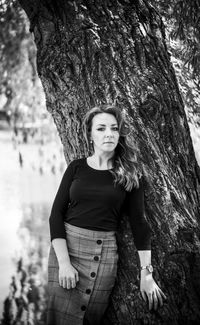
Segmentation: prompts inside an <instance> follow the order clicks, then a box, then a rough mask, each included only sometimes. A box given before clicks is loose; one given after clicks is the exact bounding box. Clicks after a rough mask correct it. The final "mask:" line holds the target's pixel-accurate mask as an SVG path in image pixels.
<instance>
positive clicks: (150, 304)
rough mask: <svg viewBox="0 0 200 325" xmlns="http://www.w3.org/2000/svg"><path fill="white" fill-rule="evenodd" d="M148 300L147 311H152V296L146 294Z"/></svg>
mask: <svg viewBox="0 0 200 325" xmlns="http://www.w3.org/2000/svg"><path fill="white" fill-rule="evenodd" d="M148 300H149V310H151V309H152V307H153V299H152V294H151V293H150V294H148Z"/></svg>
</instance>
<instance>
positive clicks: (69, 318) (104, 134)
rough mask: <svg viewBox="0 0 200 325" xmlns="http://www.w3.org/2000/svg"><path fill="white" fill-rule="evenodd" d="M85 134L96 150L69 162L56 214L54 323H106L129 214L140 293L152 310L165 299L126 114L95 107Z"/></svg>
mask: <svg viewBox="0 0 200 325" xmlns="http://www.w3.org/2000/svg"><path fill="white" fill-rule="evenodd" d="M83 132H84V136H85V139H86V142H87V144H88V145H89V143H90V144H91V145H92V151H93V153H92V155H90V156H89V157H85V158H81V159H75V160H74V161H72V162H71V163H70V164H69V166H68V167H67V169H66V171H65V173H64V176H63V178H62V181H61V184H60V187H59V189H58V192H57V194H56V197H55V200H54V203H53V206H52V210H51V215H50V233H51V242H52V245H51V249H50V256H49V273H48V275H49V277H48V288H49V302H48V317H47V318H48V320H47V324H48V325H64V324H65V325H66V324H69V325H79V324H85V323H86V321H87V324H90V325H94V324H95V325H98V324H101V319H102V317H103V314H104V312H105V310H106V307H107V306H108V303H109V296H110V293H111V291H112V288H113V286H114V283H115V278H116V273H117V261H118V252H117V244H116V231H117V226H118V224H119V220H120V216H121V215H122V213H124V212H125V213H126V214H127V215H128V216H129V220H130V225H131V228H132V232H133V236H134V240H135V245H136V248H137V250H138V254H139V259H140V264H141V270H140V279H141V280H140V290H141V294H142V297H143V299H144V300H145V301H147V298H148V303H149V309H152V308H154V309H157V307H158V304H160V305H162V304H163V299H165V298H166V297H165V295H164V293H163V292H162V291H161V289H160V288H159V287H158V286H157V284H156V283H155V282H154V280H153V277H152V271H153V267H152V266H151V243H150V228H149V226H148V224H147V221H146V219H145V216H144V199H143V187H142V177H140V176H141V175H140V173H139V166H138V164H137V159H136V149H135V147H134V146H133V144H131V143H130V141H129V139H128V136H127V126H126V123H125V120H124V119H123V117H122V114H121V112H120V111H119V110H118V109H117V108H116V107H112V106H109V105H101V106H99V107H94V108H93V109H91V110H90V111H89V112H87V114H86V116H85V119H84V121H83Z"/></svg>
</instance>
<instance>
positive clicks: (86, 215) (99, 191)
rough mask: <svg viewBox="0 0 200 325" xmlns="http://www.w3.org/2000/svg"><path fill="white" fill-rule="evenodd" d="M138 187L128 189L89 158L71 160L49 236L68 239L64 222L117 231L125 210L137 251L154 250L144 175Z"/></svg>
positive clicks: (53, 209)
mask: <svg viewBox="0 0 200 325" xmlns="http://www.w3.org/2000/svg"><path fill="white" fill-rule="evenodd" d="M139 185H140V186H139V188H133V189H132V190H131V191H130V192H128V191H126V190H125V189H124V187H123V186H122V185H119V184H117V185H116V186H114V184H113V175H112V174H111V173H110V171H109V170H98V169H94V168H92V167H90V166H89V165H88V163H87V160H86V158H80V159H76V160H74V161H72V162H71V163H70V164H69V165H68V167H67V169H66V171H65V173H64V175H63V178H62V180H61V183H60V186H59V188H58V191H57V194H56V197H55V199H54V202H53V206H52V209H51V214H50V219H49V223H50V235H51V240H53V239H54V238H66V233H65V229H64V221H66V222H68V223H70V224H72V225H74V226H77V227H83V228H87V229H92V230H97V231H98V230H99V231H110V230H117V228H118V222H119V220H120V217H121V215H122V213H126V214H127V215H128V217H129V221H130V226H131V229H132V233H133V237H134V242H135V245H136V248H137V249H138V250H149V249H151V231H150V227H149V225H148V223H147V221H146V218H145V213H144V191H143V182H142V178H141V179H140V184H139Z"/></svg>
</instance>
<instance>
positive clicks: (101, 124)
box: [97, 123, 117, 126]
mask: <svg viewBox="0 0 200 325" xmlns="http://www.w3.org/2000/svg"><path fill="white" fill-rule="evenodd" d="M97 125H102V126H106V124H97ZM114 125H117V123H114V124H111V126H114Z"/></svg>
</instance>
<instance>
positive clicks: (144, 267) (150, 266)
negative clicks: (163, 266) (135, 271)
mask: <svg viewBox="0 0 200 325" xmlns="http://www.w3.org/2000/svg"><path fill="white" fill-rule="evenodd" d="M145 269H147V270H148V271H149V273H152V272H153V266H152V265H151V264H149V265H145V266H141V267H140V270H141V271H142V270H145Z"/></svg>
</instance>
